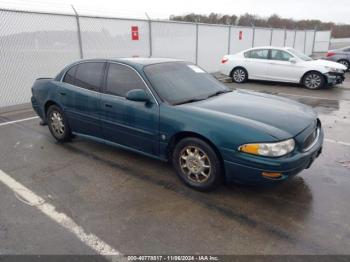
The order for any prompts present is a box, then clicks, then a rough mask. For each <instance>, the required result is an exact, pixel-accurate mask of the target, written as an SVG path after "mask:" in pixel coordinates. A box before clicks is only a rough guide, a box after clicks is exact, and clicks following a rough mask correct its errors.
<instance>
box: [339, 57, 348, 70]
mask: <svg viewBox="0 0 350 262" xmlns="http://www.w3.org/2000/svg"><path fill="white" fill-rule="evenodd" d="M338 63H340V64H342V65H345V66H346V68H347V69H346V70H349V69H350V62H349V61H347V60H344V59H342V60H339V61H338Z"/></svg>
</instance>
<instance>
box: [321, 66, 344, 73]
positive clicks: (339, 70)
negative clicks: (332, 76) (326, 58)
mask: <svg viewBox="0 0 350 262" xmlns="http://www.w3.org/2000/svg"><path fill="white" fill-rule="evenodd" d="M325 68H326V70H327V71H330V72H338V73H342V72H343V70H341V69H337V68H334V67H329V66H325Z"/></svg>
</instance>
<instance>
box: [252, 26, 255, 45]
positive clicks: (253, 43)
mask: <svg viewBox="0 0 350 262" xmlns="http://www.w3.org/2000/svg"><path fill="white" fill-rule="evenodd" d="M252 26H253V41H252V47H254V41H255V26H254V25H252Z"/></svg>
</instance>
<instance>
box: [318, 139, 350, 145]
mask: <svg viewBox="0 0 350 262" xmlns="http://www.w3.org/2000/svg"><path fill="white" fill-rule="evenodd" d="M324 141H326V142H329V143H337V144H340V145H344V146H350V143H348V142H343V141H337V140H334V139H328V138H325V139H324Z"/></svg>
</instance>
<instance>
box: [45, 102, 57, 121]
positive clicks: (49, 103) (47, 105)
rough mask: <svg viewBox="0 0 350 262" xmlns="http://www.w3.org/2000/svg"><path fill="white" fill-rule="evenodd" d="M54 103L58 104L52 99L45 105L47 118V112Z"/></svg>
mask: <svg viewBox="0 0 350 262" xmlns="http://www.w3.org/2000/svg"><path fill="white" fill-rule="evenodd" d="M52 105H57V104H56V103H55V102H54V101H52V100H49V101H47V102H46V103H45V106H44V110H45V111H44V112H45V118H46V114H47V110H48V109H49V107H50V106H52Z"/></svg>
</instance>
